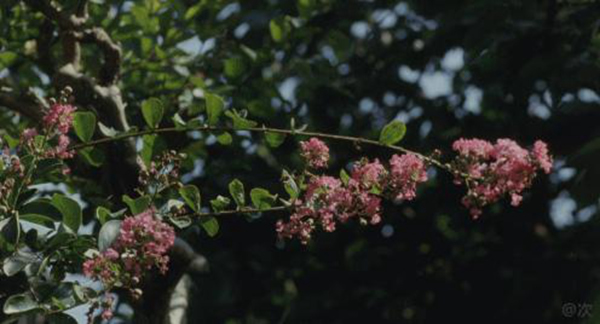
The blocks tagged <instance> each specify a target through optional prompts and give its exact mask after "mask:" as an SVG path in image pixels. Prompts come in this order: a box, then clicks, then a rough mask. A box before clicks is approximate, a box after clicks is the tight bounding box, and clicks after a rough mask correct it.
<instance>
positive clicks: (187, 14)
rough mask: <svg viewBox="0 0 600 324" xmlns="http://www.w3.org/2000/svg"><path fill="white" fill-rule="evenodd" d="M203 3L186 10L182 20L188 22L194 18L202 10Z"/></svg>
mask: <svg viewBox="0 0 600 324" xmlns="http://www.w3.org/2000/svg"><path fill="white" fill-rule="evenodd" d="M204 5H205V2H204V1H202V2H200V3H197V4H195V5H193V6H191V7H190V8H189V9H188V10H186V12H185V15H184V16H183V19H184V20H190V19H192V18H194V16H196V15H197V14H198V13H199V12H200V10H201V9H202V7H204Z"/></svg>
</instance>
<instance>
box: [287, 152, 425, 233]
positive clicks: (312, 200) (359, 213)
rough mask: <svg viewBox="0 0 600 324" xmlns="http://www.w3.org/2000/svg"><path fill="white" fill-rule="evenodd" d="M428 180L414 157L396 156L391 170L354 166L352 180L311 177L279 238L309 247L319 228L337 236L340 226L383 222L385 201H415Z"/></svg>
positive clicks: (363, 164)
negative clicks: (352, 222) (353, 221)
mask: <svg viewBox="0 0 600 324" xmlns="http://www.w3.org/2000/svg"><path fill="white" fill-rule="evenodd" d="M426 180H427V174H426V172H425V164H424V163H423V161H422V160H421V159H420V158H419V157H418V156H417V155H414V154H404V155H401V156H398V155H394V156H392V158H391V160H390V170H388V169H386V167H385V166H384V165H383V164H381V162H379V160H377V159H376V160H374V161H373V162H369V161H367V160H363V161H361V162H359V163H356V164H355V165H354V168H353V170H352V173H351V175H350V177H349V178H348V179H346V180H345V181H344V180H340V179H337V178H334V177H330V176H313V177H311V179H310V181H309V183H308V185H307V188H306V192H305V193H304V195H303V197H302V199H298V200H296V201H295V202H294V213H293V214H292V215H291V216H290V219H289V221H288V222H284V221H282V220H279V221H278V222H277V224H276V231H277V234H278V236H279V238H293V237H297V238H299V239H300V241H301V242H302V243H303V244H306V243H308V241H309V240H310V238H311V235H312V232H313V231H314V230H315V228H316V227H317V225H320V227H321V228H322V229H323V230H324V231H326V232H333V231H334V230H335V229H336V224H337V223H346V222H347V221H348V220H350V219H352V218H358V219H359V220H360V222H361V224H365V225H366V224H372V225H374V224H378V223H379V222H380V221H381V197H384V196H389V197H391V198H392V199H405V200H411V199H413V198H414V197H415V190H416V185H417V184H418V183H420V182H423V181H426Z"/></svg>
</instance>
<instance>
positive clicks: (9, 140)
mask: <svg viewBox="0 0 600 324" xmlns="http://www.w3.org/2000/svg"><path fill="white" fill-rule="evenodd" d="M2 137H3V138H4V140H5V141H6V144H8V147H9V148H11V149H14V148H15V147H17V146H18V145H19V143H20V141H19V139H18V138H14V137H12V136H10V135H8V134H4V135H3V136H2Z"/></svg>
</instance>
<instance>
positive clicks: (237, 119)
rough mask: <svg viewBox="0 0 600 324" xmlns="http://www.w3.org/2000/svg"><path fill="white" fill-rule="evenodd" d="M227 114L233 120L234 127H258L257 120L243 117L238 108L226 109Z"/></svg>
mask: <svg viewBox="0 0 600 324" xmlns="http://www.w3.org/2000/svg"><path fill="white" fill-rule="evenodd" d="M225 116H227V117H229V118H231V120H232V121H233V128H235V129H239V130H243V129H248V128H253V127H256V125H257V123H256V122H255V121H252V120H248V119H246V118H244V117H242V115H240V113H239V112H237V111H236V110H228V111H226V112H225Z"/></svg>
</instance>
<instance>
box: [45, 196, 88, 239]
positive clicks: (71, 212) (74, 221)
mask: <svg viewBox="0 0 600 324" xmlns="http://www.w3.org/2000/svg"><path fill="white" fill-rule="evenodd" d="M52 205H53V206H54V207H56V209H58V210H59V211H60V213H61V214H62V222H63V224H65V226H67V227H69V228H70V229H71V230H73V232H74V233H77V230H79V226H81V217H82V216H81V207H80V206H79V204H78V203H77V202H76V201H75V200H73V199H71V198H69V197H66V196H64V195H61V194H54V196H52Z"/></svg>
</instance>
